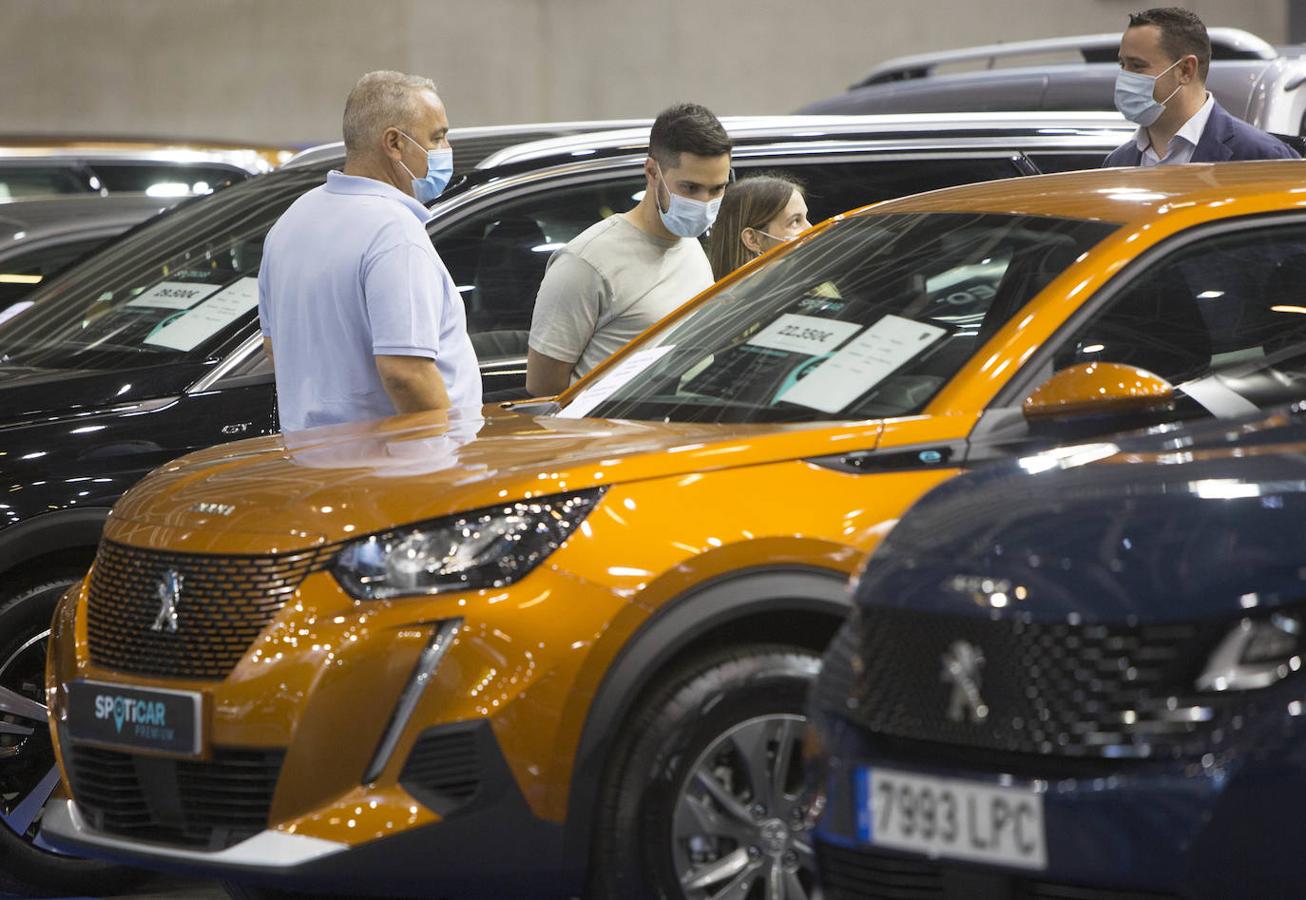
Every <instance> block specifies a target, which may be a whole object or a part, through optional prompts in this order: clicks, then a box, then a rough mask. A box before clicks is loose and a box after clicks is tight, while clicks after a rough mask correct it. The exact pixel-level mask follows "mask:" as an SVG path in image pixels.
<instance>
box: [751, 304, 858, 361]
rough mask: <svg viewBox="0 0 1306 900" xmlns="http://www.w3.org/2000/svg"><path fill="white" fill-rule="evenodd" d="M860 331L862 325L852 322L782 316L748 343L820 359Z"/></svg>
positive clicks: (790, 314) (795, 315) (786, 314)
mask: <svg viewBox="0 0 1306 900" xmlns="http://www.w3.org/2000/svg"><path fill="white" fill-rule="evenodd" d="M861 329H862V326H860V325H858V324H856V323H854V322H839V321H836V320H834V319H822V318H820V317H819V316H802V315H798V314H797V313H785V314H784V315H783V316H781V317H780V318H778V319H776V320H775V321H774V322H772V323H771V324H770V325H768V326H766V327H765V328H763V329H762V330H761V331H759V332H758V333H757V334H755V335H753V336H752V337H751V338H749V340H748V343H749V344H751V345H752V346H754V347H768V348H770V349H772V350H784V351H785V352H787V353H805V354H807V355H808V356H824V355H825V354H826V353H829V352H830V351H831V350H834V349H835V348H836V347H838V346H839V345H840V344H842V343H843V342H844V341H846V340H848V338H849V337H851V336H852V335H854V334H856V333H857V332H859V331H861Z"/></svg>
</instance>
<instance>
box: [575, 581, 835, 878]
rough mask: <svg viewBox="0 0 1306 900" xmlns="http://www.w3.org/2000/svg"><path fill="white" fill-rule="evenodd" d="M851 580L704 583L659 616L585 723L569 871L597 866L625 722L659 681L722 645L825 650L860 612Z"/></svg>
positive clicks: (620, 663)
mask: <svg viewBox="0 0 1306 900" xmlns="http://www.w3.org/2000/svg"><path fill="white" fill-rule="evenodd" d="M847 583H848V579H847V576H846V575H845V574H844V573H842V572H838V571H834V570H830V569H815V568H792V567H789V568H775V569H760V570H751V571H747V572H742V573H735V574H732V575H730V576H727V577H726V578H723V579H718V580H716V581H714V582H711V583H708V584H705V585H700V586H698V587H696V588H695V589H694V590H692V591H689V592H687V593H685V594H684V595H682V596H681V597H679V598H678V599H676V600H674V601H672V602H671V603H669V604H667V605H666V606H664V607H662V608H661V609H660V610H658V612H657V613H655V614H654V616H653V617H652V618H650V620H649V621H648V622H646V623H645V624H644V625H643V626H642V627H641V628H640V629H639V631H638V632H636V634H635V635H634V636H633V637H631V639H630V640H629V641H627V643H626V645H625V647H623V648H622V650H621V652H620V654H618V656H617V659H616V660H615V661H614V662H613V664H612V666H611V667H610V668H609V670H608V672H607V674H606V675H605V676H604V679H603V683H602V684H601V685H600V686H599V690H598V692H597V693H596V694H595V696H594V699H593V701H592V702H591V703H590V707H589V713H588V714H587V716H586V719H585V727H584V728H583V730H582V732H581V739H580V744H579V746H578V747H577V751H576V756H575V764H574V765H573V767H572V772H573V774H572V782H571V789H570V791H569V793H568V801H567V821H566V834H565V846H564V853H565V855H566V858H567V868H568V869H569V870H573V871H581V872H583V871H585V870H586V869H587V867H588V864H589V855H590V847H591V844H592V838H593V831H594V824H595V822H594V820H595V811H596V809H597V806H598V801H599V791H600V787H601V784H602V779H603V773H604V768H605V765H606V763H607V760H608V756H609V755H610V753H611V750H612V747H613V744H614V742H615V737H616V735H617V734H618V733H619V731H620V726H621V723H622V722H624V721H625V720H626V719H627V717H628V716H630V715H631V714H632V712H633V711H634V710H636V709H638V707H639V702H640V700H641V698H642V697H644V696H645V694H646V693H647V692H648V691H649V690H651V689H653V688H655V687H656V684H655V682H656V679H657V676H659V675H660V674H663V673H665V672H667V671H670V670H671V669H672V668H674V667H676V666H678V665H679V664H680V663H681V662H683V661H685V660H687V659H689V658H691V657H693V656H696V655H698V654H700V653H703V652H704V651H706V650H709V649H714V648H717V647H723V646H729V645H732V644H739V643H754V642H759V641H760V642H776V643H785V644H792V645H796V646H800V647H806V648H809V649H811V650H814V651H816V652H818V653H819V652H821V651H822V650H824V648H825V646H826V645H827V644H828V643H829V641H830V639H831V638H832V637H833V636H834V632H835V631H836V630H837V629H838V627H839V625H840V623H842V622H843V620H844V619H845V618H846V617H847V615H848V613H849V612H850V611H851V610H852V602H851V598H850V596H849V593H848V588H847Z"/></svg>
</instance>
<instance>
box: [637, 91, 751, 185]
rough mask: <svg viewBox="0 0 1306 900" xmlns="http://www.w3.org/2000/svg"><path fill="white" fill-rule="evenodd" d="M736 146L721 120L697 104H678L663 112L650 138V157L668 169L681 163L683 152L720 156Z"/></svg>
mask: <svg viewBox="0 0 1306 900" xmlns="http://www.w3.org/2000/svg"><path fill="white" fill-rule="evenodd" d="M733 147H734V143H733V142H732V141H731V140H730V135H728V134H726V130H725V128H723V127H722V125H721V120H720V119H718V118H717V117H716V116H714V115H712V111H711V110H710V109H708V108H707V107H706V106H699V105H698V104H697V103H677V104H676V105H675V106H672V107H669V108H667V109H664V110H662V112H660V113H658V117H657V118H656V119H654V120H653V130H652V131H650V132H649V136H648V155H649V156H651V157H653V158H654V159H656V160H657V161H658V165H660V166H663V167H665V168H668V169H674V168H675V167H676V166H678V165H679V164H680V154H682V153H692V154H694V155H695V156H720V155H721V154H723V153H729V152H730V150H731V148H733Z"/></svg>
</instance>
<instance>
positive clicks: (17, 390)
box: [0, 363, 210, 443]
mask: <svg viewBox="0 0 1306 900" xmlns="http://www.w3.org/2000/svg"><path fill="white" fill-rule="evenodd" d="M209 365H210V364H206V363H186V364H174V365H166V366H149V367H146V368H139V369H119V370H114V371H103V370H80V369H44V368H40V369H38V368H31V367H27V366H20V365H0V428H4V427H5V426H6V425H12V424H14V423H17V422H30V421H31V420H32V419H38V418H39V419H51V418H63V417H65V416H68V417H72V416H78V415H84V414H85V413H86V412H87V411H92V410H98V409H103V408H105V407H109V406H119V405H126V404H131V403H139V402H141V401H144V400H153V399H158V398H161V397H173V396H176V395H177V394H179V393H181V392H182V391H183V390H185V389H186V388H187V387H188V386H190V385H191V384H193V383H194V382H195V381H196V380H197V379H198V378H199V377H200V376H201V375H202V374H203V373H204V371H205V370H206V369H207V368H208V366H209ZM0 443H2V441H0Z"/></svg>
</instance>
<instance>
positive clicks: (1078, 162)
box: [1029, 152, 1106, 175]
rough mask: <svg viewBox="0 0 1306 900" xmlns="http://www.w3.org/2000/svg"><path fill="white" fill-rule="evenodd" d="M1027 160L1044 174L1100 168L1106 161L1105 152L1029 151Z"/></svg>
mask: <svg viewBox="0 0 1306 900" xmlns="http://www.w3.org/2000/svg"><path fill="white" fill-rule="evenodd" d="M1029 161H1030V162H1032V163H1033V164H1034V165H1036V166H1038V170H1039V171H1040V172H1042V173H1043V174H1044V175H1051V174H1052V173H1054V172H1079V171H1082V170H1084V169H1100V168H1102V163H1103V162H1105V161H1106V154H1105V153H1096V152H1095V153H1030V154H1029Z"/></svg>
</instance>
